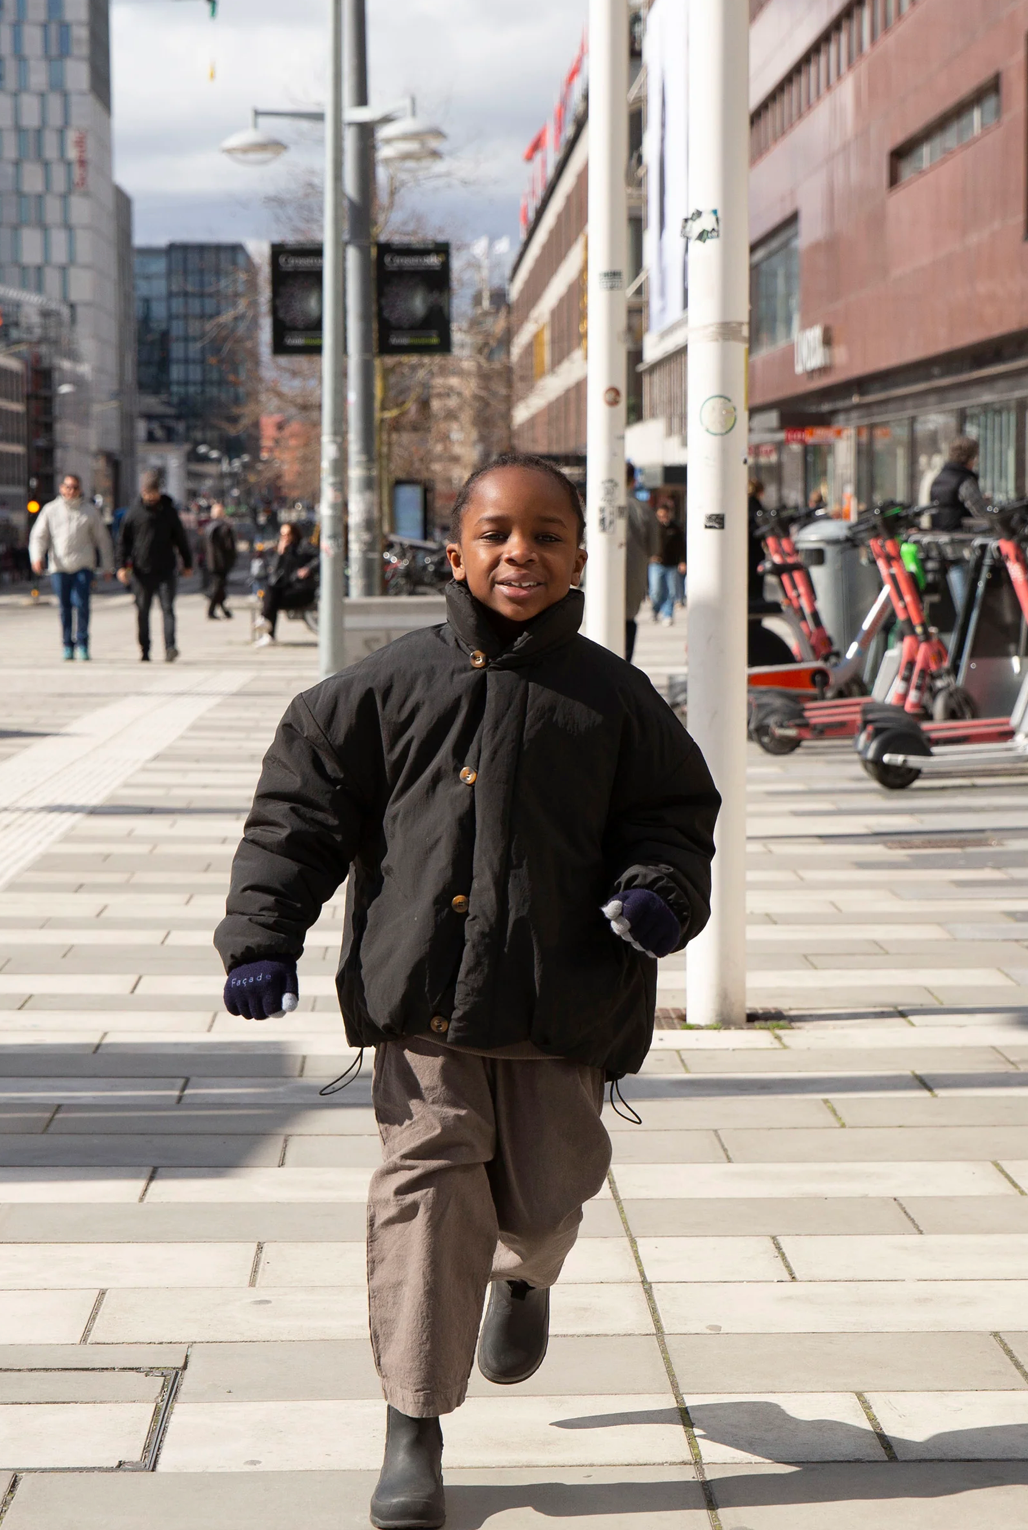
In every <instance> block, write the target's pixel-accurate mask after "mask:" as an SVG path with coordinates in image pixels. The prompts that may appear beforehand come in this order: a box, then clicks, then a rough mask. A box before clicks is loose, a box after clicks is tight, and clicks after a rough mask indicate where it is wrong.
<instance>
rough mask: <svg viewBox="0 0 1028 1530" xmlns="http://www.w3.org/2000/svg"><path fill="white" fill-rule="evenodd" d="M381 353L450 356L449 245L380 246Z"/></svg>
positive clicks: (379, 331) (378, 273) (379, 334)
mask: <svg viewBox="0 0 1028 1530" xmlns="http://www.w3.org/2000/svg"><path fill="white" fill-rule="evenodd" d="M376 277H377V308H378V354H379V355H380V356H448V355H449V354H450V349H451V346H450V246H449V245H448V244H380V245H379V246H378V250H377V260H376Z"/></svg>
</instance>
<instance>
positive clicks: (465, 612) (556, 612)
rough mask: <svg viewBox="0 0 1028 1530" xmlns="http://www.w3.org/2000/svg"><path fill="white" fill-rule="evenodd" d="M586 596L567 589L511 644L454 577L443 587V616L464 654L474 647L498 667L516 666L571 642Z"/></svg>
mask: <svg viewBox="0 0 1028 1530" xmlns="http://www.w3.org/2000/svg"><path fill="white" fill-rule="evenodd" d="M584 613H585V597H584V595H583V594H582V592H581V590H569V591H568V593H567V594H566V595H565V597H564V599H563V600H559V601H558V602H557V604H556V605H555V606H547V608H546V610H545V611H541V612H540V613H539V615H538V616H536V617H534V618H533V619H532V621H530V622H526V623H525V627H524V630H523V631H522V632H521V633H519V635H518V636H517V637H516V638H515V639H514V641H513V643H505V642H504V640H503V639H502V638H501V637H500V636H499V634H498V633H497V631H496V629H495V627H494V626H493V624H492V622H491V621H490V619H489V611H488V608H487V607H486V606H483V605H482V603H481V602H480V601H477V600H476V599H475V597H474V596H473V595H472V593H471V591H470V590H469V589H468V587H467V585H466V584H465V583H463V582H458V581H457V580H453V581H452V582H451V583H450V584H448V585H447V586H446V618H447V621H448V622H449V624H450V626H451V627H452V628H453V631H454V634H455V636H456V638H457V642H458V643H459V645H460V647H461V648H463V650H464V651H465V653H472V652H474V651H475V650H476V649H477V650H478V651H479V652H481V653H484V654H485V656H486V658H487V659H488V660H489V663H490V664H491V665H493V666H495V667H498V668H501V669H517V668H519V667H520V666H521V665H523V664H532V663H534V662H535V660H536V659H539V658H541V657H542V655H543V654H545V653H550V652H552V650H553V649H555V648H562V647H563V646H564V644H565V643H570V641H571V639H572V638H573V637H575V635H576V634H577V632H578V629H579V627H581V625H582V617H583V615H584Z"/></svg>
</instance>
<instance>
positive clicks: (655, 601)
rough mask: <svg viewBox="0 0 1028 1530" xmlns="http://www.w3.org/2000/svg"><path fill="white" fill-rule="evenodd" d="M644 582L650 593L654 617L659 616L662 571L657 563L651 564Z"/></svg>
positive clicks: (662, 586) (662, 594)
mask: <svg viewBox="0 0 1028 1530" xmlns="http://www.w3.org/2000/svg"><path fill="white" fill-rule="evenodd" d="M646 580H647V583H648V585H649V591H650V605H651V606H652V607H653V614H654V616H659V614H660V605H661V601H662V600H663V599H664V569H663V567H662V565H661V564H659V563H651V564H650V565H649V567H648V569H647V572H646Z"/></svg>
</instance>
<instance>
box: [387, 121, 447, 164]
mask: <svg viewBox="0 0 1028 1530" xmlns="http://www.w3.org/2000/svg"><path fill="white" fill-rule="evenodd" d="M376 140H377V143H376V152H377V156H378V158H379V160H381V161H382V162H383V164H390V163H391V164H396V163H398V162H401V161H404V160H406V161H419V160H430V159H441V158H442V155H441V154H440V152H439V145H440V144H441V143H445V141H446V134H445V133H444V132H443V130H442V128H438V127H435V126H433V124H432V123H430V122H426V121H425V119H424V118H423V117H417V116H406V117H398V118H396V119H395V120H394V121H393V122H387V123H385V124H384V126H382V127H380V128H379V129H378V132H377V134H376Z"/></svg>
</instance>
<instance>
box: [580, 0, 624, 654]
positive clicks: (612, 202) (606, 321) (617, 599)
mask: <svg viewBox="0 0 1028 1530" xmlns="http://www.w3.org/2000/svg"><path fill="white" fill-rule="evenodd" d="M628 42H629V38H628V0H589V287H588V300H589V308H588V341H587V343H588V362H587V377H586V437H587V445H586V452H587V457H586V464H587V465H586V544H587V547H588V549H589V564H588V567H587V569H586V575H585V632H586V636H587V637H590V638H592V639H593V641H594V642H596V643H602V644H603V646H604V647H605V648H609V649H611V650H612V651H613V652H614V653H617V654H622V655H623V654H624V651H625V499H626V495H625V389H626V386H627V366H626V360H627V351H626V338H627V337H626V333H625V331H626V328H627V323H628V307H627V301H626V298H625V265H626V259H627V249H628V194H627V173H628Z"/></svg>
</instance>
